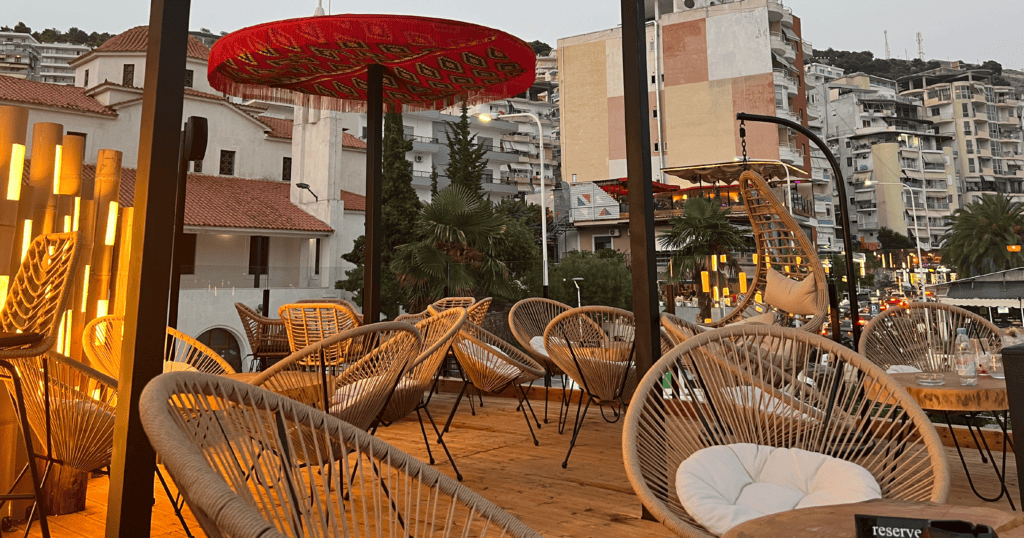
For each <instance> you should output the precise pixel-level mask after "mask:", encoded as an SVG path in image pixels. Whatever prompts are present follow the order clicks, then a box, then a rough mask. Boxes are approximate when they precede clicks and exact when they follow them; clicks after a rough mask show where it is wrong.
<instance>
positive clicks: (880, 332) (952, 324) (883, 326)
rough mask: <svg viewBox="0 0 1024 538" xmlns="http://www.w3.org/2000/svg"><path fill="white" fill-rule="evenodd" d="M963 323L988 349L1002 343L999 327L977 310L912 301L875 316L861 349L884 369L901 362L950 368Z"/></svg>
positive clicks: (935, 369)
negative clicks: (959, 329) (971, 310)
mask: <svg viewBox="0 0 1024 538" xmlns="http://www.w3.org/2000/svg"><path fill="white" fill-rule="evenodd" d="M960 327H963V328H966V329H967V336H968V337H970V338H972V339H973V338H977V339H978V340H980V341H981V343H982V345H983V346H985V347H987V348H988V349H992V350H995V349H999V348H1000V347H1002V344H1001V342H1002V336H1001V335H1000V332H999V328H998V327H996V326H995V325H993V324H992V323H990V322H989V321H988V320H987V319H985V318H983V317H981V316H979V315H977V314H972V313H971V312H968V311H966V310H964V309H962V308H957V307H955V306H950V305H944V304H939V303H910V304H909V305H907V307H905V308H904V307H898V306H892V307H889V308H888V309H887V310H886V311H885V312H882V313H881V314H879V315H877V316H875V317H874V318H872V319H871V321H870V322H868V324H867V325H866V326H865V327H864V333H863V334H862V335H861V337H860V344H859V345H858V350H859V351H860V352H861V353H862V354H863V355H864V356H865V357H867V358H868V359H869V360H871V362H874V363H875V364H877V365H878V366H879V367H881V368H883V369H888V368H890V367H892V366H897V365H902V366H912V367H914V368H917V369H918V370H921V371H922V372H949V371H952V370H953V365H952V364H951V362H952V361H950V360H949V359H950V358H951V357H953V356H954V355H956V330H957V329H958V328H960Z"/></svg>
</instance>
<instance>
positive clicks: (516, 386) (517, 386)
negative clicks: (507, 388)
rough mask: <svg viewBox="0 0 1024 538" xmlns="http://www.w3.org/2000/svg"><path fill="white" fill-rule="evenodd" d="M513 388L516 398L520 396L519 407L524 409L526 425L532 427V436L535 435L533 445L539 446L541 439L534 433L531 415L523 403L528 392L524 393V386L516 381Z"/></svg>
mask: <svg viewBox="0 0 1024 538" xmlns="http://www.w3.org/2000/svg"><path fill="white" fill-rule="evenodd" d="M512 390H513V391H514V392H515V393H516V398H519V408H520V409H522V410H523V418H524V419H525V420H526V427H527V428H530V436H531V437H533V446H539V445H540V441H538V440H537V434H535V433H533V425H532V424H530V416H529V415H527V414H526V406H525V405H523V399H525V398H526V394H525V393H522V392H521V391H522V387H520V386H519V385H516V384H515V383H513V384H512ZM520 394H522V395H520ZM537 427H538V428H539V427H540V425H539V424H538V425H537Z"/></svg>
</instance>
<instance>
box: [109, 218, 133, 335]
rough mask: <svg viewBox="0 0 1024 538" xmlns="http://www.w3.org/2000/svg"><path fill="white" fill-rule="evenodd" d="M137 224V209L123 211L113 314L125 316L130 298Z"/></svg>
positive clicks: (118, 244)
mask: <svg viewBox="0 0 1024 538" xmlns="http://www.w3.org/2000/svg"><path fill="white" fill-rule="evenodd" d="M134 222H135V208H134V207H126V208H124V209H122V210H121V237H120V239H118V241H117V281H116V283H115V284H114V286H115V287H114V308H113V313H114V314H117V315H119V316H123V315H124V310H125V302H126V301H127V297H128V270H129V267H130V266H131V257H132V240H133V237H132V226H133V225H134Z"/></svg>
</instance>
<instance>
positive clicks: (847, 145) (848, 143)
mask: <svg viewBox="0 0 1024 538" xmlns="http://www.w3.org/2000/svg"><path fill="white" fill-rule="evenodd" d="M851 145H852V144H850V140H849V139H847V140H846V147H850V146H851Z"/></svg>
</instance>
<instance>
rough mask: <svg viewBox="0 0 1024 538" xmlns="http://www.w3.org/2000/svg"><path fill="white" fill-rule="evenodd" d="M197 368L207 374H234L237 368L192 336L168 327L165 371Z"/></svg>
mask: <svg viewBox="0 0 1024 538" xmlns="http://www.w3.org/2000/svg"><path fill="white" fill-rule="evenodd" d="M177 370H195V371H198V372H205V373H207V374H218V375H219V374H233V373H235V369H234V368H232V367H231V365H230V364H228V362H227V361H226V360H224V358H223V357H221V356H220V355H218V354H217V352H216V351H214V350H212V349H210V348H209V347H207V345H206V344H204V343H202V342H200V341H199V340H196V339H195V338H192V337H191V336H189V335H187V334H185V333H183V332H181V331H179V330H177V329H172V328H171V327H168V328H167V345H166V347H164V371H165V372H173V371H177Z"/></svg>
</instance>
